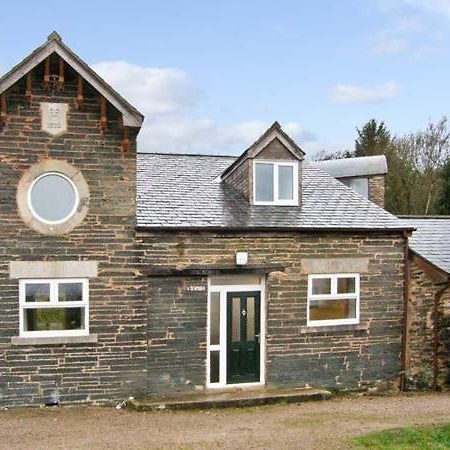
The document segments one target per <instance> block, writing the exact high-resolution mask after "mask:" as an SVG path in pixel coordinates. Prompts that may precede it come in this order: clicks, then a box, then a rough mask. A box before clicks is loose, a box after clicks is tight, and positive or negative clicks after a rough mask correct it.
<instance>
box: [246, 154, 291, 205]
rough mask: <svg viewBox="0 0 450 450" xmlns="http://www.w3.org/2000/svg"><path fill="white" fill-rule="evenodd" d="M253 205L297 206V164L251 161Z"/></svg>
mask: <svg viewBox="0 0 450 450" xmlns="http://www.w3.org/2000/svg"><path fill="white" fill-rule="evenodd" d="M253 199H254V204H255V205H281V206H297V205H298V163H297V162H292V161H266V160H258V161H253Z"/></svg>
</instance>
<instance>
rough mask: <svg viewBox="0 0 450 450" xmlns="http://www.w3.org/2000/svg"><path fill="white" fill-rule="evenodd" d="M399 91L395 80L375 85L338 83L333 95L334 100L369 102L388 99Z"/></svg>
mask: <svg viewBox="0 0 450 450" xmlns="http://www.w3.org/2000/svg"><path fill="white" fill-rule="evenodd" d="M397 93H398V85H397V83H395V82H394V81H389V82H388V83H384V84H380V85H378V86H373V87H364V86H358V85H355V84H338V85H337V86H335V87H334V88H333V92H332V97H333V100H334V101H336V102H341V103H367V102H379V101H382V100H388V99H390V98H392V97H395V96H396V95H397Z"/></svg>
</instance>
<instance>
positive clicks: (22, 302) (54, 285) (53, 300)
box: [19, 278, 89, 337]
mask: <svg viewBox="0 0 450 450" xmlns="http://www.w3.org/2000/svg"><path fill="white" fill-rule="evenodd" d="M64 283H81V284H82V285H83V300H82V301H81V302H60V301H58V285H59V284H64ZM27 284H49V285H50V301H48V302H30V303H27V302H26V297H25V287H26V285H27ZM38 308H39V309H45V308H84V329H83V330H48V331H26V330H25V329H24V325H25V321H24V314H25V310H27V309H38ZM19 335H20V336H23V337H45V336H48V337H60V336H62V337H65V336H87V335H89V280H88V279H86V278H57V279H43V278H39V279H22V280H19Z"/></svg>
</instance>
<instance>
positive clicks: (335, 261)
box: [301, 257, 369, 274]
mask: <svg viewBox="0 0 450 450" xmlns="http://www.w3.org/2000/svg"><path fill="white" fill-rule="evenodd" d="M368 271H369V258H359V257H356V258H303V259H302V260H301V272H302V273H305V274H321V273H322V274H323V273H330V274H332V273H367V272H368Z"/></svg>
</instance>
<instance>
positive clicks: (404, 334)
mask: <svg viewBox="0 0 450 450" xmlns="http://www.w3.org/2000/svg"><path fill="white" fill-rule="evenodd" d="M410 235H411V233H409V232H404V234H403V236H404V244H403V260H404V266H403V267H404V269H403V270H404V273H403V332H402V355H401V373H400V391H402V392H403V391H405V388H406V365H407V350H408V317H409V312H408V305H409V286H410V278H411V270H410V262H409V245H408V237H409V236H410Z"/></svg>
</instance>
